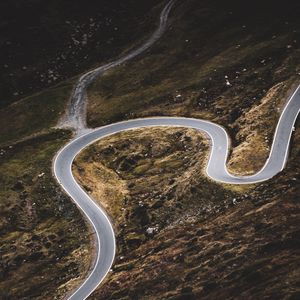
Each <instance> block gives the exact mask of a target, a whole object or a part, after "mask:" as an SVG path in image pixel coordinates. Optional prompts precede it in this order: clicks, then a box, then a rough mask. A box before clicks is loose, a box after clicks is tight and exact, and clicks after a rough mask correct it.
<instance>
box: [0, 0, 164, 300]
mask: <svg viewBox="0 0 300 300" xmlns="http://www.w3.org/2000/svg"><path fill="white" fill-rule="evenodd" d="M117 2H118V1H94V2H93V1H91V2H89V5H83V2H82V1H77V2H74V1H73V2H72V3H71V2H69V1H51V3H50V2H46V1H20V0H13V1H3V2H1V4H0V13H1V21H0V31H1V40H0V53H1V55H0V69H1V72H0V78H1V84H0V91H1V99H0V102H1V104H0V107H1V108H0V183H1V184H0V215H1V221H0V278H1V280H0V281H1V283H0V298H1V299H43V300H44V299H62V298H64V297H65V296H66V294H67V293H68V292H69V291H70V290H71V289H73V288H74V287H76V286H77V285H78V284H79V282H80V281H81V280H82V279H83V278H84V277H85V276H86V274H87V272H88V270H89V267H90V264H91V262H92V257H93V253H92V249H93V245H92V244H91V242H92V240H93V239H92V237H91V234H90V230H89V227H88V225H87V224H86V223H85V220H84V219H83V217H82V215H81V214H80V213H79V211H78V210H77V208H76V207H75V205H73V204H72V202H71V201H70V199H68V197H66V196H65V195H64V194H63V192H62V190H61V188H60V187H59V186H58V185H57V183H56V182H55V180H54V178H53V177H52V171H51V167H52V160H53V158H54V156H55V153H56V152H57V151H58V149H59V148H60V147H62V146H63V145H64V144H65V143H66V142H67V141H68V140H69V139H70V138H71V134H70V132H67V131H62V130H54V129H53V126H55V125H56V124H57V122H58V120H59V118H60V117H61V116H62V114H63V113H64V110H65V107H66V105H67V103H68V100H69V97H70V94H71V91H72V88H73V85H74V83H75V81H76V78H71V79H70V77H71V76H75V77H77V76H79V72H81V71H83V70H85V69H88V68H91V67H93V66H94V65H95V64H97V65H98V64H101V63H105V61H106V60H110V59H112V58H113V57H114V56H116V55H120V53H121V52H122V51H124V50H125V49H127V48H128V49H129V48H130V47H131V46H132V43H133V42H137V41H140V40H141V39H143V38H144V34H145V33H147V32H148V31H149V32H150V31H151V30H152V27H155V25H156V21H157V18H155V17H156V16H157V14H158V11H160V9H161V5H160V4H159V5H158V6H155V7H154V9H153V10H151V9H150V8H151V7H152V6H154V5H156V4H157V3H158V2H155V1H148V2H147V4H142V3H141V2H140V1H128V2H126V1H123V2H122V3H120V2H118V3H117ZM66 7H69V8H70V9H66ZM121 7H122V8H121ZM127 9H130V10H128V11H127ZM133 12H134V16H133V15H132V14H131V13H133ZM145 14H146V15H145ZM31 16H32V17H31ZM92 18H94V19H93V20H94V21H93V20H91V19H92ZM127 18H128V19H127ZM141 18H142V19H143V22H141V21H140V20H141ZM107 20H108V21H107ZM136 22H138V24H141V26H140V28H136V24H137V23H136ZM93 23H95V26H93ZM106 23H107V24H106ZM124 24H126V26H124ZM116 26H118V30H115V29H114V28H115V27H116ZM94 27H95V28H94ZM133 29H136V30H135V31H134V33H132V34H131V35H129V34H128V32H130V31H132V30H133ZM139 29H140V30H141V31H139ZM85 34H86V35H88V41H87V43H86V44H85V42H84V43H83V41H82V39H83V36H84V35H85ZM141 34H142V36H141ZM89 35H92V36H89ZM146 35H147V34H146ZM100 37H101V38H100ZM108 37H109V38H108ZM73 39H74V40H73ZM75 39H76V40H80V41H81V44H80V45H75V44H74V43H77V42H76V41H75ZM109 39H110V40H109ZM97 41H99V42H100V44H101V45H99V47H96V45H95V44H96V43H97ZM69 46H70V47H71V48H69ZM100 48H101V49H100ZM91 49H92V50H91ZM98 50H99V51H98ZM72 51H75V53H72ZM87 54H89V56H88V58H87V59H84V57H83V56H85V55H87ZM61 55H63V56H64V57H65V58H63V59H62V58H61V57H62V56H61ZM75 61H77V62H78V64H77V63H76V64H75ZM54 77H55V78H54ZM65 78H67V80H65ZM15 92H17V94H16V95H13V94H14V93H15ZM24 95H28V96H26V97H24Z"/></svg>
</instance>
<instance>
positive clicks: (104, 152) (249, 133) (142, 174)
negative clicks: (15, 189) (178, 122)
mask: <svg viewBox="0 0 300 300" xmlns="http://www.w3.org/2000/svg"><path fill="white" fill-rule="evenodd" d="M298 10H299V3H298V2H296V1H292V2H291V3H290V4H289V5H279V4H276V3H274V2H271V1H264V2H262V1H252V2H251V3H250V2H249V3H244V2H243V3H241V2H239V1H231V0H230V1H226V2H222V3H221V2H220V1H201V2H199V1H195V0H189V1H184V2H178V4H177V5H176V8H175V10H174V11H173V15H172V18H171V22H172V23H171V28H170V30H169V31H168V33H167V34H166V35H165V36H164V38H163V39H162V40H161V41H159V42H158V44H157V45H156V46H154V47H153V48H152V49H151V50H150V51H149V52H148V53H147V55H144V56H143V57H140V58H137V59H135V60H134V61H133V62H129V63H127V64H126V65H124V66H121V67H119V68H117V69H114V70H112V71H109V72H107V73H106V74H105V76H103V77H101V78H99V79H98V80H97V81H96V82H95V83H94V84H93V85H92V86H91V88H90V89H89V107H88V122H89V124H90V125H91V126H94V127H96V126H100V125H103V124H108V123H111V122H115V121H119V120H124V119H130V118H135V117H143V116H154V115H176V116H192V117H196V118H204V119H209V120H212V121H214V122H217V123H219V124H221V125H223V126H225V127H226V129H227V130H228V131H229V133H230V135H231V137H232V142H233V143H232V145H233V151H232V155H231V158H230V160H229V162H228V164H229V168H230V169H231V170H232V171H233V172H236V173H240V174H250V173H253V172H255V171H257V170H258V169H259V168H260V167H261V166H262V165H263V163H264V162H265V159H266V158H267V155H268V153H269V147H270V144H271V142H272V135H273V133H274V129H275V125H276V123H277V120H278V117H279V114H280V111H281V108H282V106H283V105H284V103H285V101H286V99H287V97H288V96H289V95H290V93H291V92H292V90H293V89H294V88H295V86H296V85H297V84H298V83H299V71H300V69H299V66H300V63H299V62H300V61H299V60H300V52H299V30H300V23H299V18H298V16H297V13H296V12H297V11H298ZM116 108H117V109H116ZM177 130H178V129H176V130H174V129H168V130H166V129H155V130H150V129H147V130H145V131H144V130H139V131H136V132H128V133H122V134H119V135H116V136H113V137H109V138H107V139H105V140H103V141H101V142H99V143H97V144H95V145H93V146H91V147H90V148H88V149H87V150H86V151H85V152H83V153H82V155H81V156H80V157H79V158H78V159H77V161H76V164H75V166H74V170H75V172H76V174H77V177H78V180H79V181H80V182H81V184H82V185H83V186H84V187H85V188H86V189H87V190H88V191H89V193H91V194H92V195H93V196H94V197H95V198H96V199H98V201H99V202H100V203H101V204H102V205H104V206H105V207H106V209H107V211H108V212H109V214H110V215H111V216H112V219H113V220H114V222H115V224H114V225H115V227H116V231H117V238H118V253H117V261H116V264H115V266H114V268H113V272H112V273H110V276H109V277H108V279H107V280H106V282H105V286H103V287H100V288H99V289H98V290H97V291H96V292H95V293H94V294H93V296H92V297H91V298H92V299H124V300H125V299H147V300H148V299H158V298H159V299H172V300H175V299H177V300H178V299H240V298H243V299H262V298H270V299H296V298H297V297H298V296H299V293H298V292H297V279H296V278H297V277H299V264H298V260H297V257H298V256H299V248H298V246H297V243H298V225H297V220H298V218H299V204H298V203H297V197H298V194H299V192H300V190H299V174H300V173H299V172H300V169H299V168H300V165H299V153H300V152H299V147H298V145H299V122H298V125H297V130H296V132H295V134H294V137H293V143H292V148H291V149H292V150H291V158H290V160H289V163H288V166H287V169H286V170H285V171H284V172H282V173H281V174H279V175H278V176H276V177H275V178H274V179H272V180H270V181H268V182H266V183H262V184H257V185H252V186H243V187H236V186H231V185H220V184H216V183H213V182H211V181H209V180H207V178H206V177H205V175H204V172H203V170H204V167H205V161H206V160H205V159H206V153H207V152H206V151H207V144H206V143H207V142H206V140H205V139H203V137H201V136H199V135H197V134H195V133H194V132H190V131H188V130H182V131H181V130H178V132H177ZM161 145H162V146H163V147H161ZM163 149H166V150H165V151H163Z"/></svg>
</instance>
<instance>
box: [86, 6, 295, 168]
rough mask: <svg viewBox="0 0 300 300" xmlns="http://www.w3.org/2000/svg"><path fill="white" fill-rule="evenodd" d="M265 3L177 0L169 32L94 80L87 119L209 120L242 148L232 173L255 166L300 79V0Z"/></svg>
mask: <svg viewBox="0 0 300 300" xmlns="http://www.w3.org/2000/svg"><path fill="white" fill-rule="evenodd" d="M264 3H266V4H263V2H262V1H252V2H251V3H250V2H249V3H248V4H243V5H241V4H239V2H238V1H232V0H230V1H226V5H225V4H222V3H220V1H201V2H199V1H195V0H189V1H184V2H178V4H177V5H176V7H175V10H174V11H173V14H172V17H171V28H170V30H169V31H168V33H167V34H166V35H165V36H164V38H163V39H161V40H160V41H159V42H158V44H156V45H155V46H154V47H153V48H152V49H151V50H150V51H149V53H148V54H147V55H144V56H143V57H141V58H137V59H136V60H134V61H133V62H129V63H128V64H126V65H124V66H121V67H119V68H116V69H114V70H111V71H110V72H107V73H106V75H105V76H103V77H101V78H99V79H98V80H97V81H96V82H95V83H94V84H93V85H92V86H91V88H90V89H89V107H88V123H89V124H90V125H91V126H93V127H96V126H99V125H103V124H108V123H111V122H115V121H118V120H123V119H131V118H135V117H143V116H154V115H159V116H161V115H168V116H170V115H171V116H172V115H175V116H191V117H196V118H204V119H209V120H211V121H214V122H216V123H218V124H221V125H223V126H224V127H225V128H226V129H227V130H228V131H229V133H230V135H231V137H232V139H233V146H238V148H237V149H235V151H234V154H235V155H236V158H234V157H233V158H232V161H231V162H230V165H232V168H234V171H236V172H241V171H243V172H244V173H245V172H248V173H252V172H254V171H255V170H257V169H258V168H259V167H261V163H262V162H263V161H264V160H265V159H266V156H267V153H268V147H269V145H270V141H271V137H272V134H273V132H274V126H275V124H276V120H277V118H278V116H279V111H277V110H276V107H279V108H280V107H281V106H282V104H283V102H284V101H285V99H286V97H287V95H288V93H289V92H290V89H291V88H292V87H294V84H295V83H298V82H299V80H300V77H299V73H300V69H299V65H300V50H299V28H300V24H299V18H298V16H297V14H296V13H295V11H297V7H299V3H298V2H296V1H292V4H291V5H288V6H284V7H282V6H277V5H276V4H275V3H273V2H272V3H271V2H270V1H264ZM116 107H117V108H118V109H115V108H116ZM254 153H255V155H256V157H257V158H258V159H255V160H253V159H252V158H251V156H252V154H254ZM241 155H243V156H244V159H245V160H244V161H245V162H246V163H243V161H242V160H241V159H239V158H237V157H238V156H239V157H241ZM233 163H234V164H233Z"/></svg>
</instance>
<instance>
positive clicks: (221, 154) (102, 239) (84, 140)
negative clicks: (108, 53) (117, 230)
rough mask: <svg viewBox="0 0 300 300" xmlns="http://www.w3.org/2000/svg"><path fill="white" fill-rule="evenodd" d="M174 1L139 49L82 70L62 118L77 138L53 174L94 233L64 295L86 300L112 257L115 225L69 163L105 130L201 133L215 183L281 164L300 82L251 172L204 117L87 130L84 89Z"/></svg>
mask: <svg viewBox="0 0 300 300" xmlns="http://www.w3.org/2000/svg"><path fill="white" fill-rule="evenodd" d="M173 3H174V1H170V2H169V3H168V4H167V5H166V6H165V8H164V9H163V11H162V13H161V17H160V24H159V27H158V29H157V30H156V31H155V33H154V34H153V35H152V36H151V38H150V39H149V40H148V41H146V43H145V44H143V45H142V46H141V47H140V48H138V49H136V50H134V51H133V52H131V53H129V54H128V55H126V56H125V57H123V58H120V59H118V60H116V61H115V62H112V63H110V64H107V65H105V66H102V67H100V68H97V69H95V70H93V71H90V72H88V73H87V74H85V75H83V76H82V77H81V78H80V80H79V82H78V84H77V86H76V88H75V90H74V94H73V96H72V98H71V101H70V106H69V107H68V111H67V114H66V119H65V123H64V124H65V126H67V127H72V128H73V129H74V130H75V131H76V132H77V134H78V135H77V137H76V138H74V139H73V140H71V141H70V142H69V143H68V144H67V145H66V146H65V147H63V148H62V149H61V150H60V151H59V152H58V153H57V155H56V157H55V159H54V163H53V171H54V174H55V177H56V179H57V181H58V182H59V184H60V185H61V186H62V188H63V189H64V190H65V192H66V193H67V194H68V195H69V196H70V197H71V198H72V200H73V201H74V202H75V203H76V204H77V206H78V207H79V208H80V209H81V210H82V211H83V213H84V214H85V216H86V218H87V219H88V220H89V222H90V224H91V225H92V227H93V229H94V231H95V234H96V237H97V238H96V260H95V263H94V265H93V269H92V271H91V273H90V274H89V276H88V278H87V279H86V280H85V281H84V282H83V283H82V284H81V285H80V286H79V287H78V288H77V290H76V291H75V292H74V293H73V294H72V295H71V296H70V297H69V298H68V299H72V300H82V299H86V298H87V297H88V296H89V295H90V294H91V293H92V292H93V291H94V290H95V289H96V287H97V286H98V285H99V284H100V283H101V282H102V281H103V279H104V278H105V276H106V275H107V273H108V272H109V270H110V269H111V266H112V264H113V261H114V257H115V252H116V242H115V235H114V231H113V227H112V225H111V222H110V220H109V218H108V216H107V215H106V213H105V211H103V209H102V208H100V207H99V206H98V205H97V204H96V203H95V202H94V201H93V199H91V198H90V196H89V195H88V194H87V193H86V192H85V191H84V190H83V189H82V188H81V187H80V186H79V184H78V183H77V182H76V180H75V179H74V177H73V174H72V164H73V161H74V159H75V157H76V156H77V155H78V154H79V153H80V152H81V151H82V150H83V149H84V148H86V147H87V146H88V145H90V144H92V143H94V142H95V141H97V140H100V139H102V138H104V137H107V136H109V135H112V134H115V133H118V132H122V131H126V130H130V129H136V128H142V127H153V126H177V127H185V128H186V127H188V128H194V129H196V130H199V131H202V132H205V133H206V134H207V135H208V136H209V138H210V140H211V152H210V157H209V160H208V163H207V168H206V172H207V175H208V176H209V177H210V178H211V179H213V180H215V181H218V182H225V183H231V184H250V183H256V182H261V181H265V180H268V179H270V178H271V177H273V176H274V175H276V174H277V173H279V172H280V171H281V170H282V169H283V168H284V166H285V164H286V161H287V157H288V152H289V144H290V139H291V135H292V132H293V127H294V123H295V121H296V119H297V116H298V114H299V110H300V86H299V87H298V88H297V89H296V91H295V92H294V94H293V95H292V96H291V97H290V98H289V99H288V101H287V103H286V105H285V107H284V109H283V111H282V114H281V116H280V119H279V121H278V124H277V127H276V131H275V134H274V138H273V144H272V148H271V151H270V155H269V158H268V159H267V161H266V163H265V165H264V167H263V168H262V169H261V170H260V171H259V172H258V173H256V174H254V175H251V176H234V175H233V174H230V173H229V172H228V170H227V167H226V161H227V159H228V152H229V147H230V139H229V137H228V134H227V133H226V131H225V129H224V128H223V127H221V126H219V125H217V124H214V123H212V122H209V121H205V120H198V119H192V118H181V117H153V118H144V119H135V120H129V121H123V122H119V123H115V124H111V125H108V126H104V127H100V128H96V129H87V128H86V122H85V105H86V104H85V103H86V88H87V86H88V85H89V84H90V83H91V82H92V81H93V80H94V79H95V78H96V77H97V76H99V75H101V74H103V72H105V71H106V70H108V69H110V68H113V67H114V66H117V65H120V64H122V63H124V62H125V61H128V60H129V59H132V58H133V57H135V56H137V55H139V54H140V53H142V52H143V51H145V50H146V49H148V48H149V47H150V46H151V45H153V44H154V43H155V41H157V40H158V39H159V37H160V36H161V35H162V34H163V33H164V31H165V30H166V28H167V20H168V15H169V13H170V10H171V8H172V5H173Z"/></svg>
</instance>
